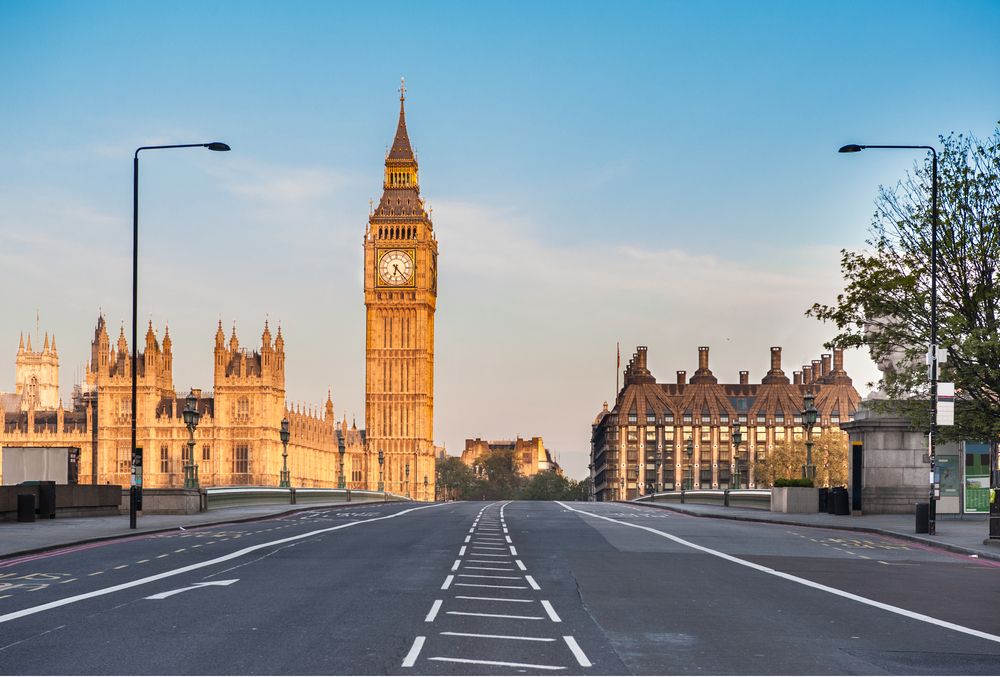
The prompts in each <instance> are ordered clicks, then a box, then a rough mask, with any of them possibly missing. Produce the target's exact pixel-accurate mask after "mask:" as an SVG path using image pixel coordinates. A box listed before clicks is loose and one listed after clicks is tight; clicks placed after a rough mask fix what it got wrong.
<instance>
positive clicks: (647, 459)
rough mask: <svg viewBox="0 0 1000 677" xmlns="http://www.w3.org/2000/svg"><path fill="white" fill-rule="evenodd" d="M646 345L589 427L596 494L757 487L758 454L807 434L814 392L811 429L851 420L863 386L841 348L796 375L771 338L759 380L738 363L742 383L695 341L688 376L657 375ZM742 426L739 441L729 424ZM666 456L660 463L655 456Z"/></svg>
mask: <svg viewBox="0 0 1000 677" xmlns="http://www.w3.org/2000/svg"><path fill="white" fill-rule="evenodd" d="M646 352H647V348H646V346H639V347H638V348H636V353H635V354H634V355H633V356H632V359H631V360H630V361H629V363H628V367H627V368H626V369H625V384H624V387H623V388H622V389H621V390H620V391H619V393H618V399H617V400H616V402H615V404H614V406H613V407H612V408H611V409H610V410H609V409H608V404H607V402H605V403H604V408H603V410H602V411H600V412H599V413H598V414H597V417H596V418H595V419H594V422H593V425H592V428H591V453H590V465H591V477H592V480H593V484H594V495H595V497H596V500H598V501H613V500H628V499H632V498H635V497H636V496H638V495H640V494H645V493H649V492H650V491H654V490H656V489H662V490H673V489H681V488H684V487H687V488H695V489H697V488H704V489H719V488H722V489H725V488H731V487H732V488H735V487H737V486H738V487H741V488H745V487H749V488H754V487H755V486H756V485H757V483H756V481H755V478H754V471H753V461H755V460H762V459H763V458H766V455H767V454H768V453H769V452H770V451H771V450H772V449H773V448H774V445H775V444H780V443H783V442H785V441H786V440H789V439H792V440H800V439H802V437H803V434H804V433H803V428H802V417H801V411H802V409H803V406H804V404H803V398H804V396H805V394H806V393H807V392H811V393H812V394H813V395H815V398H816V399H815V405H814V406H815V407H816V409H817V410H818V411H819V418H818V420H817V422H816V427H815V428H814V429H813V435H814V436H818V435H819V434H820V433H821V431H822V430H824V429H827V428H838V429H839V426H840V424H841V423H842V422H847V421H849V420H851V419H852V418H853V416H854V413H855V411H856V410H857V407H858V403H859V401H860V396H859V395H858V392H857V391H856V390H855V389H854V386H853V384H852V381H851V378H850V377H849V376H848V375H847V372H846V371H844V353H843V351H842V350H835V351H834V352H833V354H832V355H830V354H825V355H823V356H822V358H821V359H819V360H813V361H812V363H811V364H808V365H803V367H802V371H796V372H793V379H792V380H789V378H788V377H787V376H785V372H783V371H782V370H781V348H780V347H774V348H771V368H770V370H769V371H768V372H767V374H766V375H765V376H764V378H763V379H762V380H761V382H760V384H751V383H750V381H749V372H747V371H741V372H740V378H739V382H738V383H730V384H721V383H719V380H718V378H716V377H715V375H714V374H713V373H712V371H711V369H709V366H708V352H709V349H708V348H707V347H704V346H703V347H701V348H698V370H697V371H696V372H695V373H694V375H693V376H692V377H691V380H690V382H688V380H687V373H686V372H684V371H678V372H677V382H676V383H657V382H656V379H655V378H654V377H653V375H652V373H650V371H649V369H648V368H647V366H646ZM734 426H739V430H740V432H741V435H742V439H741V443H740V446H739V449H737V450H736V453H735V454H734V453H733V449H732V444H731V440H730V438H731V433H732V430H733V428H734ZM657 461H659V463H657Z"/></svg>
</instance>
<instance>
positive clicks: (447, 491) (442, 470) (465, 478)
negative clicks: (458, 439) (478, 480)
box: [434, 456, 475, 499]
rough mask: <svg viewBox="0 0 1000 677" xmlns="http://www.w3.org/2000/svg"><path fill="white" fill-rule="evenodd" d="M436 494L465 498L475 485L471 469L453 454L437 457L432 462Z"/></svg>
mask: <svg viewBox="0 0 1000 677" xmlns="http://www.w3.org/2000/svg"><path fill="white" fill-rule="evenodd" d="M434 467H435V472H436V475H437V491H438V496H441V497H443V496H447V497H448V498H456V499H458V498H466V497H467V496H468V495H469V494H470V492H471V491H472V488H473V487H474V486H475V477H473V475H472V469H471V468H469V467H468V466H467V465H465V464H464V463H462V460H461V459H459V458H456V457H454V456H446V457H445V458H439V459H437V460H436V461H435V464H434Z"/></svg>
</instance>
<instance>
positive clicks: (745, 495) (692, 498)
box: [631, 489, 771, 510]
mask: <svg viewBox="0 0 1000 677" xmlns="http://www.w3.org/2000/svg"><path fill="white" fill-rule="evenodd" d="M631 502H632V503H695V504H699V505H721V506H725V507H728V508H755V509H757V510H770V509H771V490H770V489H687V490H683V491H663V492H660V493H656V494H647V495H645V496H640V497H639V498H635V499H632V501H631Z"/></svg>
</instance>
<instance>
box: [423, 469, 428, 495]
mask: <svg viewBox="0 0 1000 677" xmlns="http://www.w3.org/2000/svg"><path fill="white" fill-rule="evenodd" d="M427 484H428V483H427V475H424V500H425V501H426V500H427Z"/></svg>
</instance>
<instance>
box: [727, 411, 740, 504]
mask: <svg viewBox="0 0 1000 677" xmlns="http://www.w3.org/2000/svg"><path fill="white" fill-rule="evenodd" d="M729 436H730V438H732V442H733V479H735V480H736V481H735V484H736V488H737V489H739V488H740V480H741V478H742V474H743V473H742V468H741V467H740V466H741V463H742V462H743V459H742V457H741V456H740V442H742V441H743V431H742V429H741V428H740V422H739V417H737V418H736V420H734V421H733V423H732V426H731V428H730V435H729Z"/></svg>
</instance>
